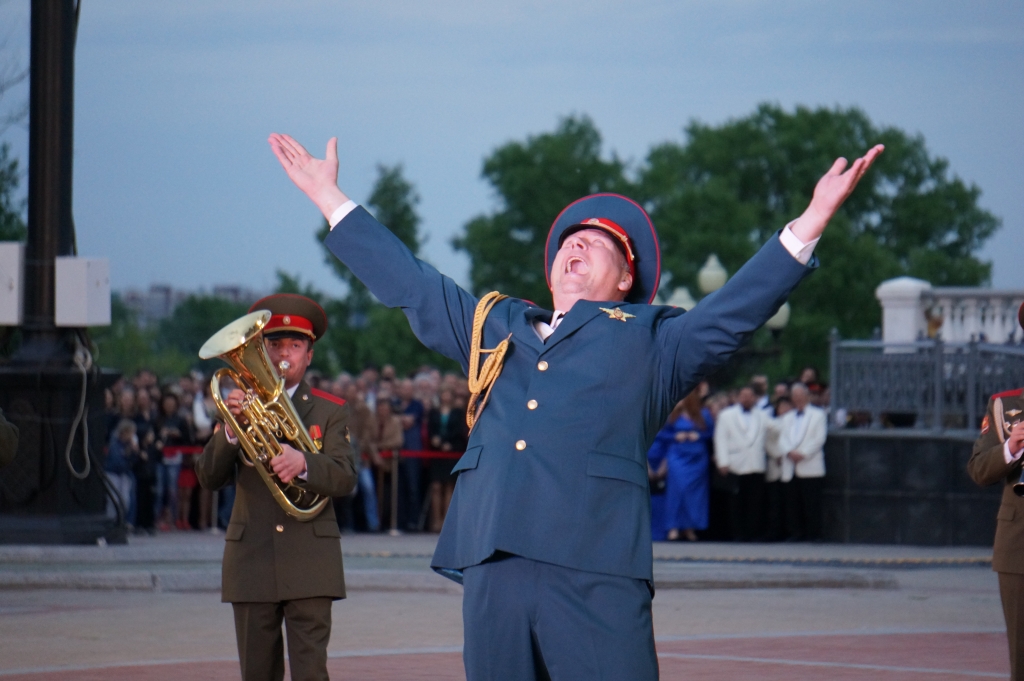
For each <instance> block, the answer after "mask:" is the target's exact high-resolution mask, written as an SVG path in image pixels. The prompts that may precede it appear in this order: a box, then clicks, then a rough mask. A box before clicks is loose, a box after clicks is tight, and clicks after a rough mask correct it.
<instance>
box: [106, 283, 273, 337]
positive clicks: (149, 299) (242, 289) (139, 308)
mask: <svg viewBox="0 0 1024 681" xmlns="http://www.w3.org/2000/svg"><path fill="white" fill-rule="evenodd" d="M118 295H120V297H121V301H122V302H123V303H124V304H125V305H126V306H127V307H128V309H130V310H131V311H132V312H134V313H135V318H136V319H137V320H138V323H139V326H141V327H146V326H149V325H151V324H157V323H159V322H160V320H162V319H166V318H168V317H170V316H171V315H172V314H174V310H175V308H177V307H178V305H180V304H181V303H182V302H183V301H184V300H185V299H187V298H188V297H189V296H213V297H214V298H222V299H224V300H229V301H231V302H232V303H246V304H249V303H254V302H256V301H257V300H259V299H260V298H262V297H263V296H264V294H263V293H260V292H258V291H254V290H252V289H250V288H248V287H246V286H242V285H241V284H219V285H216V286H214V287H213V291H212V292H207V291H206V289H202V288H201V289H199V290H193V291H186V290H184V289H175V288H173V287H172V286H170V285H169V284H151V285H150V287H149V290H147V291H141V290H139V289H125V290H124V291H121V292H120V293H119V294H118Z"/></svg>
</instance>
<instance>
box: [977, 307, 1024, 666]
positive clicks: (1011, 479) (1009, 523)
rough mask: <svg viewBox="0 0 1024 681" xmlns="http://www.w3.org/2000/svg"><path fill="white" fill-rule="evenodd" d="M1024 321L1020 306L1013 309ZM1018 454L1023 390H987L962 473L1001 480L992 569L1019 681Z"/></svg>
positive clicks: (1023, 625) (1023, 542) (1023, 540)
mask: <svg viewBox="0 0 1024 681" xmlns="http://www.w3.org/2000/svg"><path fill="white" fill-rule="evenodd" d="M1017 317H1018V320H1019V321H1020V323H1021V325H1022V326H1024V305H1022V306H1021V308H1020V310H1019V311H1018V313H1017ZM1022 454H1024V390H1022V389H1017V390H1008V391H1006V392H1003V393H999V394H998V395H993V396H992V397H991V398H990V399H989V401H988V410H987V411H986V413H985V418H984V419H983V420H982V422H981V436H980V437H979V438H978V439H977V441H976V442H975V443H974V450H973V451H972V452H971V459H970V461H968V462H967V473H968V475H970V476H971V479H972V480H974V482H976V483H978V484H979V485H982V486H986V485H993V484H995V483H997V482H1001V483H1002V484H1003V499H1002V503H1001V504H1000V506H999V513H998V515H996V540H995V544H994V546H993V547H992V569H993V570H995V571H996V572H997V573H998V574H999V595H1000V596H1001V597H1002V601H1003V616H1004V617H1005V618H1006V638H1007V639H1008V641H1009V644H1010V678H1011V679H1012V680H1013V681H1024V498H1022V497H1018V496H1017V495H1016V494H1014V492H1013V485H1014V484H1015V483H1016V482H1017V481H1019V480H1020V478H1021V470H1022V469H1021V455H1022Z"/></svg>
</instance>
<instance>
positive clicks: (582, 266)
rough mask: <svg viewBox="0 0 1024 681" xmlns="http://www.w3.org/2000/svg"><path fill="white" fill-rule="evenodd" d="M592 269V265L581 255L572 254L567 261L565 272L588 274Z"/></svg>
mask: <svg viewBox="0 0 1024 681" xmlns="http://www.w3.org/2000/svg"><path fill="white" fill-rule="evenodd" d="M589 271H590V265H588V264H587V261H586V260H584V259H583V258H581V257H579V256H576V255H574V256H570V257H569V259H568V260H566V261H565V273H566V274H586V273H587V272H589Z"/></svg>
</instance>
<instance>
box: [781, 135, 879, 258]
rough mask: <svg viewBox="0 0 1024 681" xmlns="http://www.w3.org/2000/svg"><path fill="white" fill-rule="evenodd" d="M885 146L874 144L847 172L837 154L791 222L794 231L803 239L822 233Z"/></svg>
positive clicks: (809, 238)
mask: <svg viewBox="0 0 1024 681" xmlns="http://www.w3.org/2000/svg"><path fill="white" fill-rule="evenodd" d="M884 150H885V147H884V146H883V145H881V144H876V145H875V146H873V147H872V148H871V149H869V150H868V153H866V154H864V155H863V156H861V157H860V158H858V159H857V160H856V161H854V162H853V165H852V166H850V168H849V169H848V170H846V172H843V170H844V169H845V168H846V164H847V160H846V159H845V158H837V159H836V162H835V163H833V164H832V167H831V168H829V171H828V172H827V173H825V174H824V175H823V176H822V177H821V179H820V180H818V183H817V184H816V185H815V186H814V194H813V196H812V197H811V202H810V204H808V206H807V210H805V211H804V212H803V215H801V216H800V217H799V218H797V219H796V222H794V223H793V224H792V225H790V229H792V230H793V235H794V236H796V237H797V238H798V239H800V241H802V242H804V243H810V242H811V241H814V240H816V239H818V238H819V237H821V235H822V233H823V232H824V231H825V227H826V226H827V225H828V222H829V220H831V219H832V216H833V215H835V214H836V211H837V210H839V206H841V205H843V202H844V201H846V199H847V198H849V196H850V194H852V193H853V190H854V188H855V187H856V186H857V183H858V182H860V178H862V177H864V173H866V172H867V170H868V168H870V167H871V164H872V163H874V162H875V159H876V158H878V155H879V154H881V153H882V152H883V151H884Z"/></svg>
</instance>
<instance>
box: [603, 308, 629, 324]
mask: <svg viewBox="0 0 1024 681" xmlns="http://www.w3.org/2000/svg"><path fill="white" fill-rule="evenodd" d="M597 309H598V310H600V311H601V312H604V313H605V314H607V315H608V318H609V319H617V320H619V321H620V322H625V321H626V320H627V319H633V318H634V317H636V315H635V314H629V313H628V312H623V311H622V310H621V309H620V308H617V307H611V308H609V307H599V308H597Z"/></svg>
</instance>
